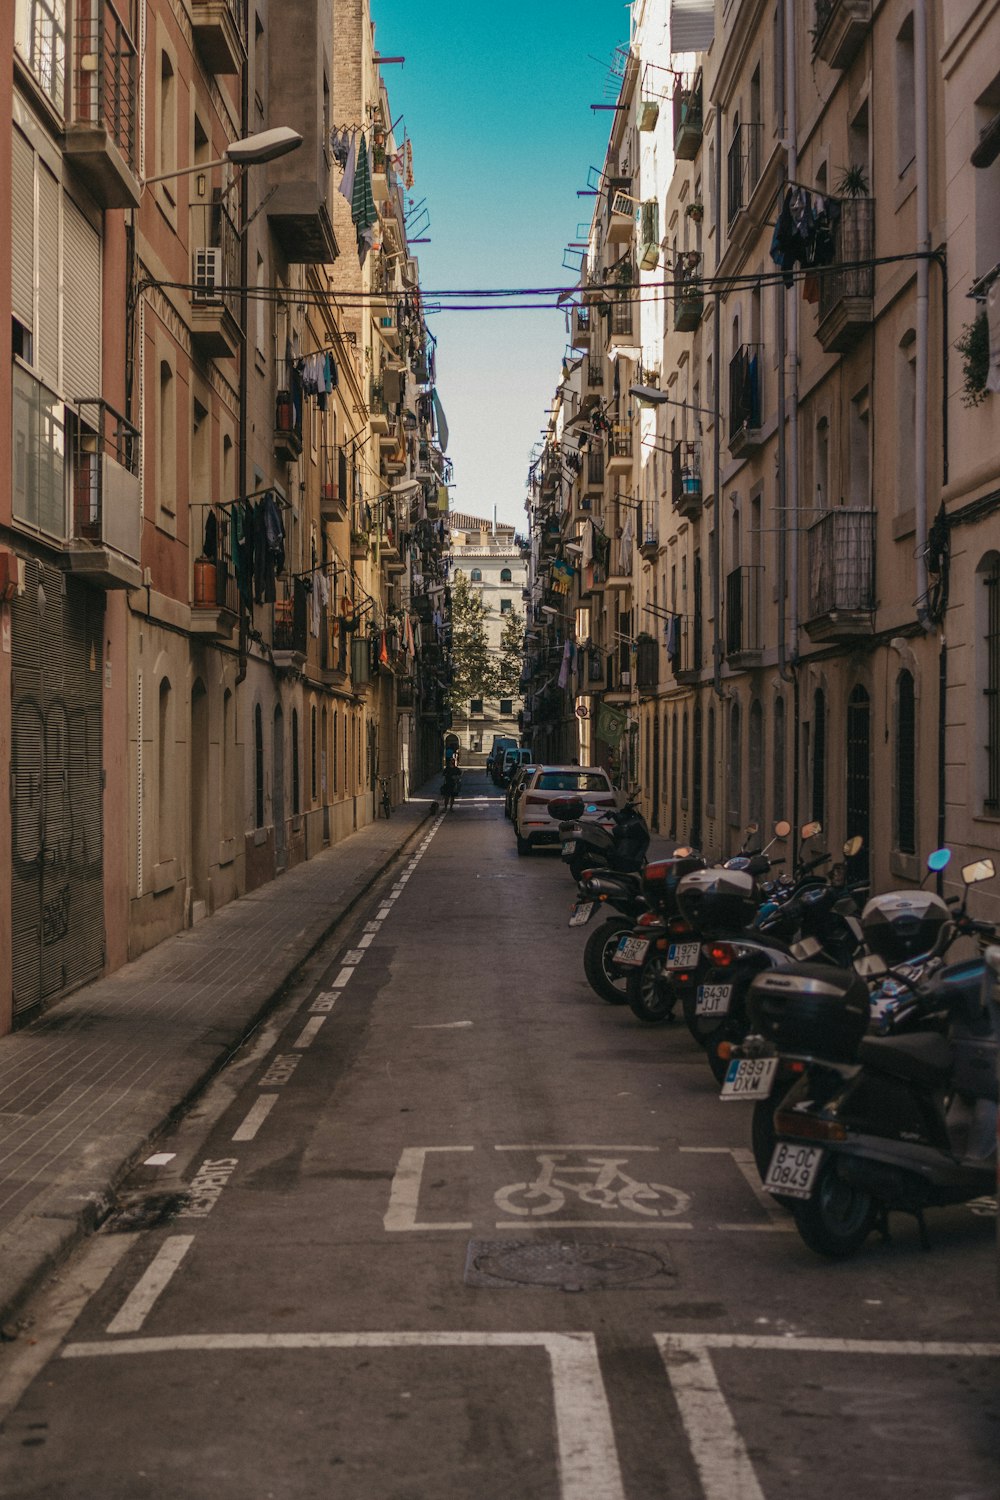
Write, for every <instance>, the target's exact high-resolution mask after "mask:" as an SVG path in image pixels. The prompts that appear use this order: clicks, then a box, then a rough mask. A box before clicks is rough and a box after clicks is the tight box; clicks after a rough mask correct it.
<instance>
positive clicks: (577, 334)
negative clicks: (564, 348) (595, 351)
mask: <svg viewBox="0 0 1000 1500" xmlns="http://www.w3.org/2000/svg"><path fill="white" fill-rule="evenodd" d="M571 322H572V326H571V328H570V343H571V344H572V345H573V348H574V349H589V348H590V335H591V333H592V331H593V320H592V319H591V316H590V308H589V307H574V309H573V316H572V320H571Z"/></svg>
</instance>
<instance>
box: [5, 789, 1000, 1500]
mask: <svg viewBox="0 0 1000 1500" xmlns="http://www.w3.org/2000/svg"><path fill="white" fill-rule="evenodd" d="M572 894H573V887H572V883H571V881H570V879H569V876H568V875H567V874H566V873H565V871H564V869H563V867H562V866H561V864H560V863H559V861H558V859H557V857H555V855H549V854H535V855H533V856H531V857H530V858H518V856H517V854H516V853H515V849H514V839H513V834H512V832H511V829H510V826H509V824H508V823H507V822H506V821H505V819H504V817H503V804H502V798H500V797H499V796H498V794H497V793H496V792H495V791H493V789H492V788H491V787H489V786H488V784H487V782H486V780H485V778H484V777H483V776H481V775H476V774H475V773H471V772H467V773H466V776H465V795H464V796H463V798H462V800H461V801H460V803H459V805H458V806H457V807H456V809H455V810H454V812H452V813H449V814H447V815H442V816H440V817H439V818H437V819H435V820H433V821H432V822H431V823H429V824H427V825H426V833H425V834H424V835H422V836H421V842H420V843H419V844H418V845H417V846H414V847H413V848H412V849H411V850H410V851H409V853H408V854H407V855H405V856H404V857H403V858H402V859H401V861H400V863H399V865H398V867H397V868H396V870H395V871H394V872H392V873H391V874H390V875H389V877H388V878H387V879H386V880H385V882H384V884H383V886H382V887H381V888H380V890H379V891H378V892H377V893H376V896H375V897H374V898H373V899H372V901H371V903H370V904H369V906H368V907H367V909H366V910H364V911H363V912H362V913H361V915H360V916H359V917H358V918H357V920H356V921H355V923H354V924H353V925H352V927H351V928H350V929H349V930H345V931H343V932H341V933H338V934H337V936H336V937H335V939H334V940H333V942H332V943H331V944H330V945H329V946H328V948H327V949H326V950H325V951H324V952H323V953H322V954H321V955H320V956H319V957H318V958H317V959H316V960H315V961H314V963H313V964H312V965H311V967H310V969H309V971H308V973H307V974H306V975H305V976H304V978H303V982H302V983H301V984H300V985H299V986H298V988H297V989H296V991H295V993H294V994H293V995H291V996H290V997H289V998H288V999H287V1001H286V1002H285V1003H284V1004H283V1006H282V1009H281V1010H280V1011H279V1012H277V1013H276V1014H275V1016H274V1018H273V1021H272V1023H271V1024H270V1025H269V1026H268V1027H267V1028H266V1030H265V1031H263V1032H262V1033H261V1034H259V1035H258V1036H257V1037H256V1038H255V1040H254V1042H253V1044H252V1045H250V1046H248V1047H247V1048H246V1049H245V1050H244V1052H243V1053H242V1054H241V1055H240V1056H239V1057H238V1058H237V1059H236V1060H234V1062H233V1063H232V1065H231V1066H230V1067H229V1068H228V1069H227V1070H226V1072H225V1074H224V1075H222V1076H221V1077H220V1078H219V1079H218V1080H217V1082H216V1083H215V1085H213V1087H212V1089H211V1090H210V1091H209V1093H208V1094H207V1095H206V1096H205V1098H204V1099H203V1100H202V1101H201V1102H200V1104H199V1105H198V1107H197V1108H196V1109H195V1110H194V1111H193V1112H192V1113H191V1114H190V1115H189V1116H188V1117H187V1118H185V1119H184V1120H183V1121H182V1122H181V1123H180V1124H179V1125H178V1127H177V1128H176V1129H175V1130H174V1131H172V1132H171V1133H170V1135H169V1136H168V1137H165V1138H163V1139H162V1140H161V1141H158V1142H157V1143H156V1146H155V1150H154V1151H153V1152H152V1153H151V1158H150V1161H149V1162H148V1163H147V1164H145V1165H144V1166H143V1167H142V1168H141V1169H140V1170H139V1171H138V1172H137V1173H136V1174H135V1175H134V1177H133V1179H132V1180H131V1181H130V1182H129V1184H128V1191H127V1194H126V1195H125V1196H126V1198H127V1200H128V1206H129V1211H128V1212H126V1213H124V1214H122V1215H120V1216H119V1217H118V1218H117V1219H115V1220H113V1221H111V1222H109V1224H108V1225H107V1226H106V1227H105V1229H104V1230H102V1232H101V1233H100V1234H98V1235H97V1236H95V1237H94V1238H93V1239H92V1240H91V1241H90V1242H89V1243H88V1244H87V1245H86V1246H84V1247H83V1248H82V1249H81V1251H80V1252H79V1254H78V1255H77V1256H76V1257H75V1259H74V1260H73V1261H72V1262H71V1263H70V1264H68V1265H67V1266H66V1267H64V1268H63V1270H62V1272H61V1273H60V1276H59V1278H58V1280H57V1281H56V1282H55V1283H54V1284H53V1285H52V1286H51V1287H50V1288H49V1289H48V1290H47V1291H46V1292H45V1293H44V1294H42V1295H40V1296H39V1297H38V1298H37V1299H36V1302H35V1303H34V1304H33V1306H32V1307H31V1308H30V1309H29V1316H30V1329H29V1333H30V1341H29V1339H28V1338H22V1339H20V1340H18V1342H17V1343H16V1344H13V1345H10V1346H8V1349H7V1350H6V1351H5V1352H4V1354H3V1356H2V1361H3V1362H2V1367H0V1410H3V1413H4V1421H3V1429H2V1436H0V1494H2V1495H3V1496H4V1497H5V1500H64V1497H90V1496H100V1497H102V1500H105V1497H107V1500H119V1497H120V1500H271V1497H274V1500H293V1497H294V1500H313V1497H335V1500H465V1497H472V1496H474V1497H476V1500H513V1497H517V1500H536V1497H537V1500H663V1497H669V1500H793V1497H794V1500H834V1497H836V1500H842V1497H844V1496H852V1497H854V1496H856V1497H860V1500H882V1497H896V1496H899V1497H903V1496H905V1497H912V1500H996V1497H997V1495H998V1493H1000V1319H998V1313H997V1301H996V1292H995V1271H994V1267H995V1251H994V1243H995V1242H994V1234H995V1220H994V1218H993V1217H991V1216H990V1215H989V1213H988V1212H987V1213H983V1212H979V1213H976V1212H973V1211H971V1210H970V1209H968V1208H962V1209H960V1210H959V1209H956V1210H949V1211H946V1212H938V1213H935V1214H932V1215H931V1216H930V1229H931V1236H932V1249H931V1250H930V1251H929V1252H927V1251H923V1250H921V1248H920V1245H919V1240H918V1236H917V1232H916V1228H915V1226H914V1225H913V1223H912V1222H910V1221H907V1220H906V1219H905V1218H902V1217H897V1218H895V1219H894V1220H893V1239H892V1242H891V1243H888V1244H886V1243H883V1242H882V1241H881V1240H879V1239H877V1238H872V1239H871V1240H870V1241H869V1243H868V1245H867V1246H866V1247H865V1249H864V1250H863V1252H862V1253H861V1254H860V1255H859V1256H858V1257H857V1258H856V1259H855V1260H853V1261H851V1262H849V1263H847V1264H844V1265H831V1264H828V1263H826V1262H824V1261H822V1260H820V1259H818V1258H817V1257H815V1256H814V1255H812V1254H811V1253H810V1252H809V1251H808V1250H806V1249H805V1247H804V1246H803V1245H802V1243H801V1242H800V1240H799V1238H798V1235H797V1234H796V1233H795V1232H794V1229H793V1228H792V1226H791V1223H790V1220H789V1219H788V1218H787V1217H786V1216H785V1214H784V1213H783V1212H782V1210H781V1209H780V1208H779V1207H778V1206H776V1205H775V1204H773V1203H772V1202H771V1201H770V1200H769V1199H768V1198H767V1197H766V1195H764V1194H763V1193H762V1192H761V1191H760V1189H759V1186H758V1184H757V1178H756V1174H755V1172H754V1168H753V1165H752V1158H751V1157H750V1154H749V1151H748V1149H747V1148H748V1145H749V1115H748V1106H746V1105H744V1104H740V1103H736V1104H722V1103H720V1101H719V1099H718V1096H717V1089H716V1087H715V1085H714V1084H713V1081H712V1077H711V1074H710V1073H709V1070H708V1067H707V1064H706V1062H705V1059H704V1055H703V1054H702V1053H701V1051H700V1050H699V1049H698V1047H697V1046H696V1044H695V1043H694V1042H693V1041H692V1040H691V1038H690V1037H689V1035H688V1033H687V1031H686V1029H685V1028H684V1026H683V1024H682V1023H681V1024H677V1025H673V1026H668V1027H661V1028H656V1029H650V1028H645V1027H643V1026H641V1025H640V1024H639V1023H638V1022H637V1021H636V1020H635V1019H634V1018H633V1017H632V1015H631V1012H630V1011H628V1010H627V1009H626V1008H623V1007H611V1006H608V1005H605V1004H604V1003H603V1002H602V1001H600V1000H599V999H598V998H597V997H596V996H595V995H594V994H593V993H592V992H591V991H590V989H589V988H588V986H587V984H586V982H585V980H584V978H583V971H582V949H583V943H584V941H585V932H581V931H580V930H577V929H570V928H568V927H567V925H566V924H567V918H568V915H569V911H570V907H571V903H572Z"/></svg>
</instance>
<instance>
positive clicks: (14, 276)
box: [11, 130, 35, 331]
mask: <svg viewBox="0 0 1000 1500" xmlns="http://www.w3.org/2000/svg"><path fill="white" fill-rule="evenodd" d="M11 146H12V156H13V176H12V182H11V220H12V223H11V230H12V244H11V249H12V252H13V269H12V273H11V293H12V307H13V313H14V316H15V318H17V319H18V321H19V322H21V323H23V324H24V326H25V328H28V329H30V330H32V331H34V326H35V153H34V151H33V150H32V149H31V147H30V145H29V144H28V142H27V141H26V140H25V138H24V136H23V135H22V134H21V132H20V131H19V130H15V131H14V133H13V136H12V140H11Z"/></svg>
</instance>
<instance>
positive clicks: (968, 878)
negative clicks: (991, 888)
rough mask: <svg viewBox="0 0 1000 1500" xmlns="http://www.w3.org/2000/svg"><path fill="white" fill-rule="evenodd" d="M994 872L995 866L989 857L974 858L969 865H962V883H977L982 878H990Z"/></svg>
mask: <svg viewBox="0 0 1000 1500" xmlns="http://www.w3.org/2000/svg"><path fill="white" fill-rule="evenodd" d="M995 874H996V867H995V865H994V864H993V861H992V860H991V859H976V860H973V862H972V864H971V865H963V866H962V882H963V884H964V885H979V884H980V882H981V881H983V880H992V879H993V877H994V875H995Z"/></svg>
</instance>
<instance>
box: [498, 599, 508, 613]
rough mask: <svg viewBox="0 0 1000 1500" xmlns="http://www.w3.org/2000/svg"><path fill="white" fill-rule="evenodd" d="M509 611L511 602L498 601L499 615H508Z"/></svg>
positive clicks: (505, 600)
mask: <svg viewBox="0 0 1000 1500" xmlns="http://www.w3.org/2000/svg"><path fill="white" fill-rule="evenodd" d="M510 611H511V600H510V599H501V600H500V613H501V614H502V615H509V614H510Z"/></svg>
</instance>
